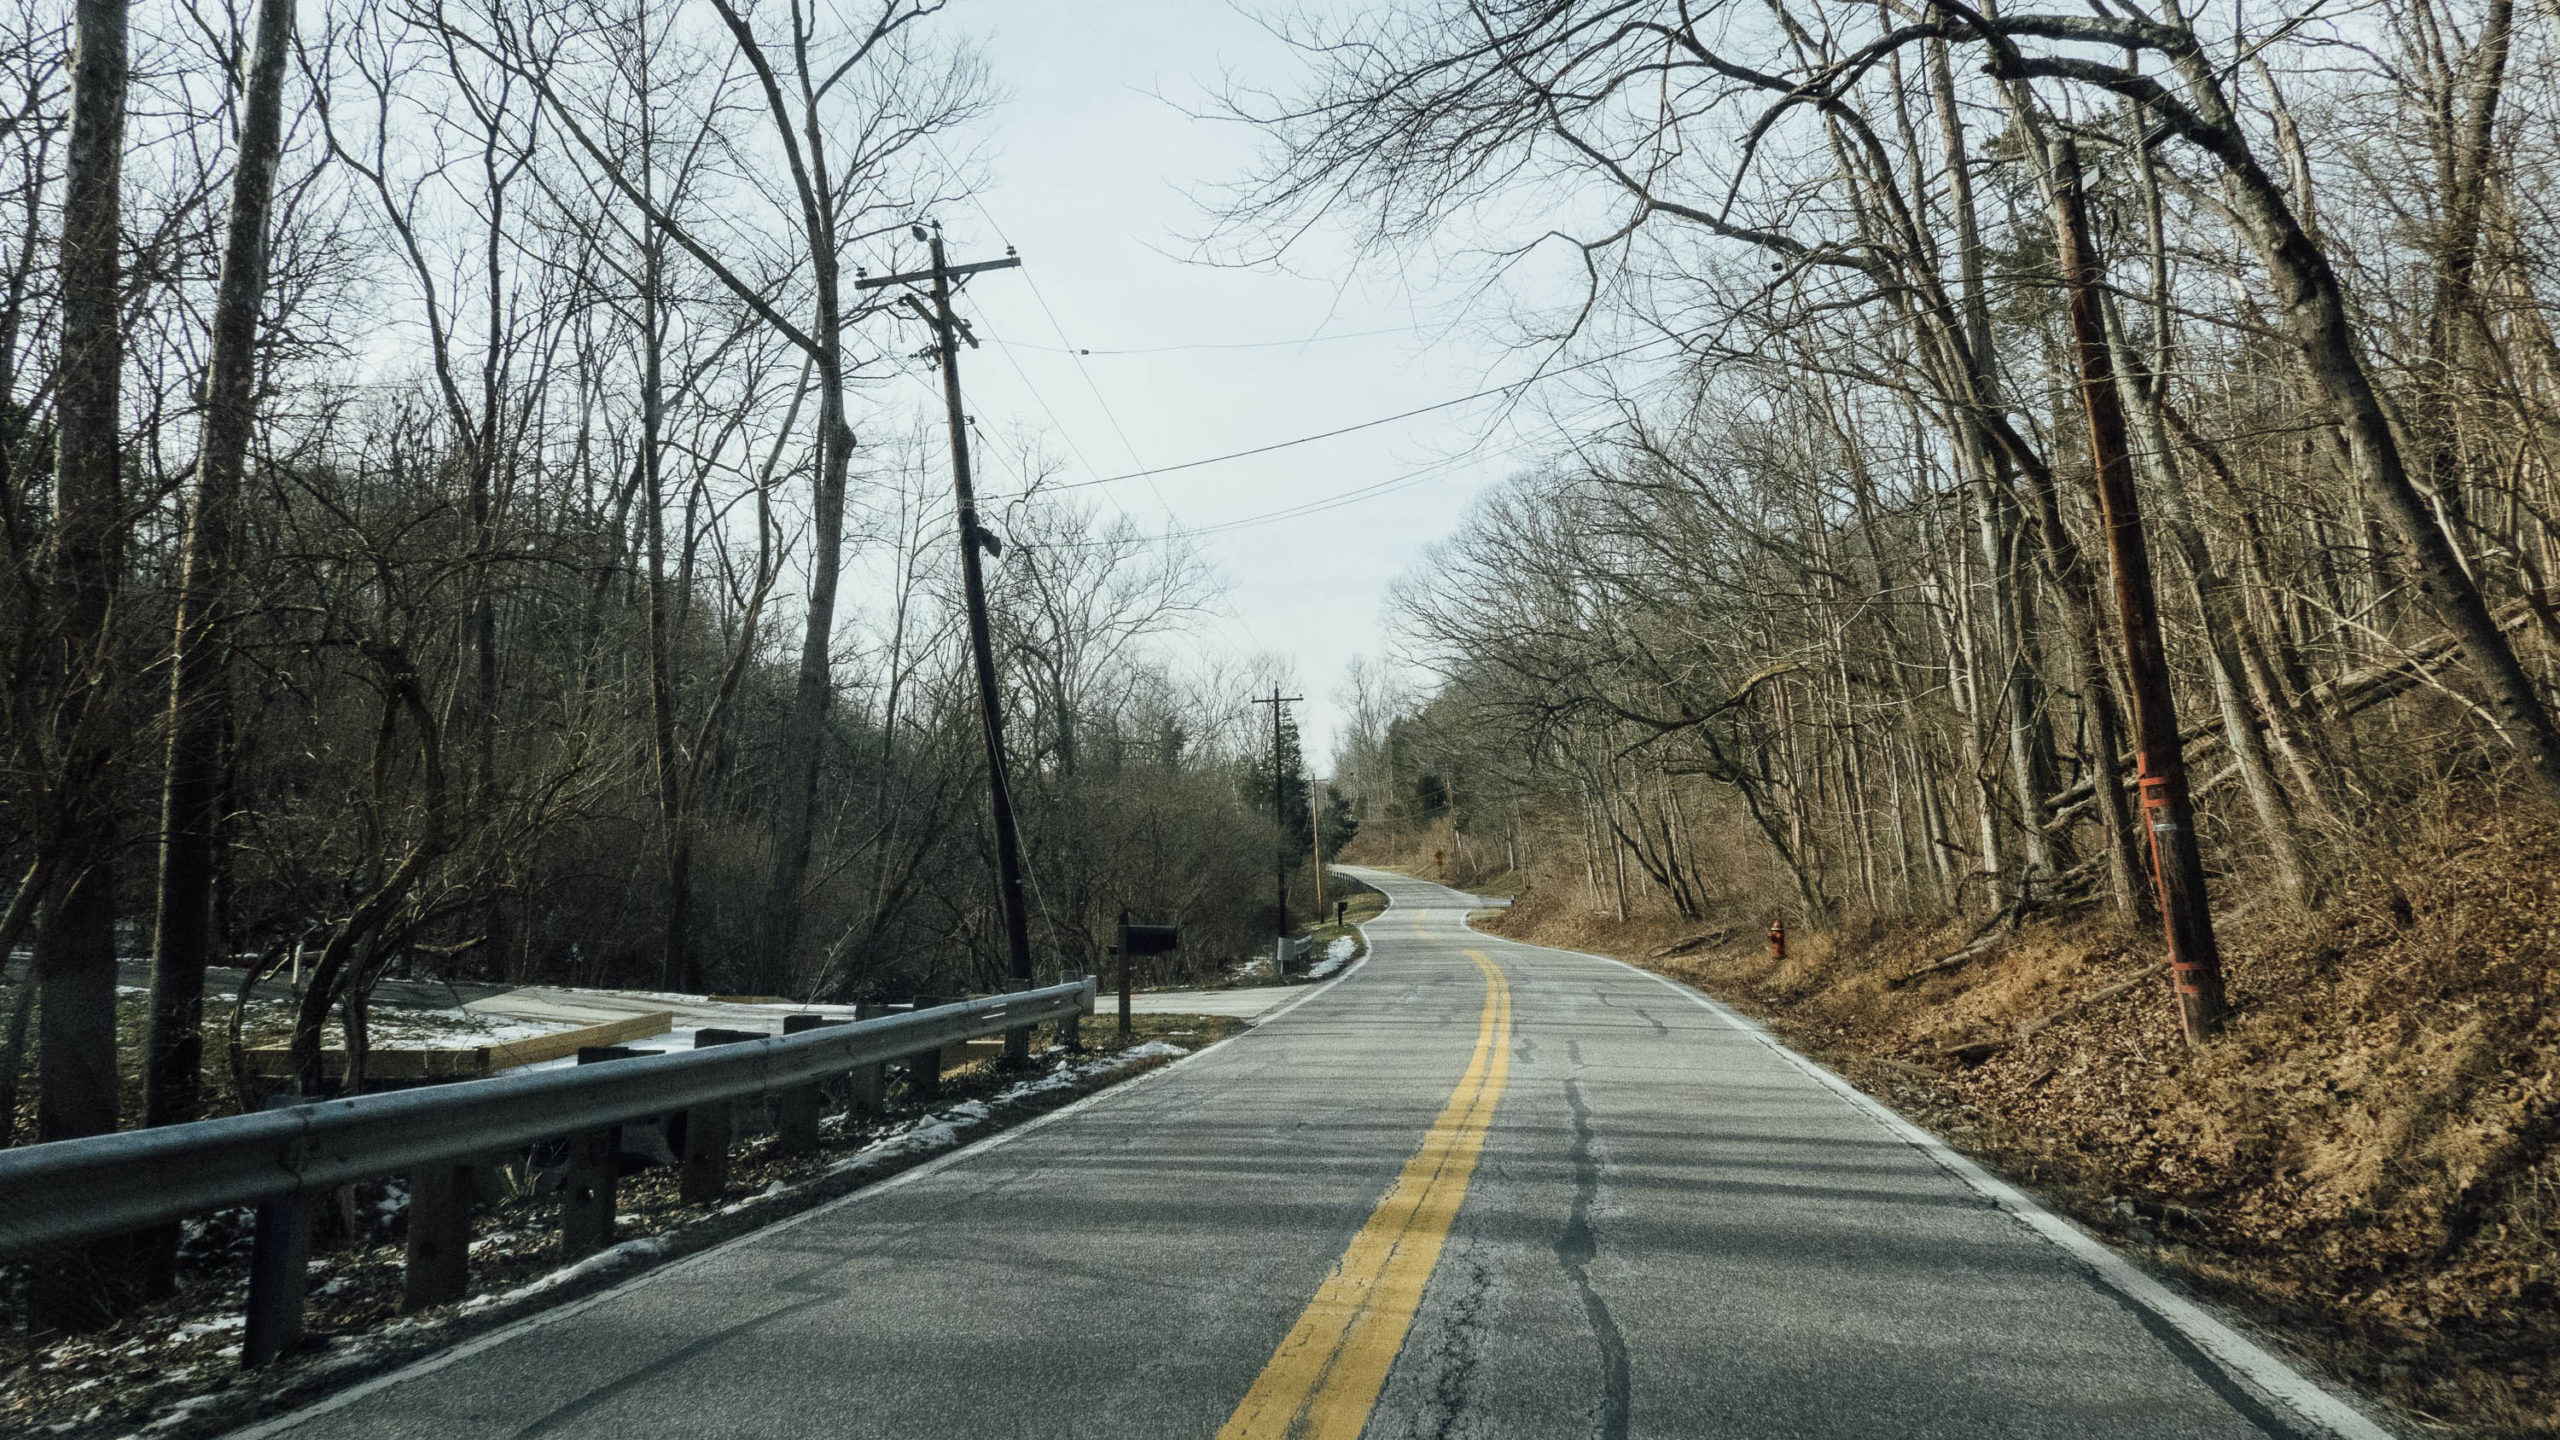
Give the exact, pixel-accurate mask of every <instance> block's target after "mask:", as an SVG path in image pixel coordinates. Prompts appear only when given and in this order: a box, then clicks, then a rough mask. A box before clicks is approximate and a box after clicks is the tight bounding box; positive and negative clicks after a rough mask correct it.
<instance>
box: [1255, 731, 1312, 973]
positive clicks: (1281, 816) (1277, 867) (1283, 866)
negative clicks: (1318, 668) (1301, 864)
mask: <svg viewBox="0 0 2560 1440" xmlns="http://www.w3.org/2000/svg"><path fill="white" fill-rule="evenodd" d="M1306 698H1307V697H1306V696H1304V695H1283V694H1281V693H1280V687H1279V686H1277V685H1274V686H1272V687H1271V693H1270V694H1269V695H1263V696H1256V697H1254V702H1253V703H1254V704H1256V705H1268V706H1270V707H1271V822H1272V823H1273V824H1274V825H1277V826H1278V827H1280V834H1279V837H1278V839H1276V840H1275V841H1273V843H1272V851H1271V876H1272V880H1273V882H1274V889H1275V891H1276V893H1277V894H1278V896H1279V899H1280V914H1279V918H1278V919H1277V920H1276V921H1274V922H1273V923H1275V924H1277V925H1278V926H1279V927H1280V929H1279V934H1280V938H1281V939H1283V940H1286V939H1287V938H1288V937H1289V801H1288V798H1287V797H1286V796H1285V795H1283V794H1282V793H1281V789H1282V787H1281V774H1280V722H1281V719H1282V716H1283V715H1284V714H1285V712H1284V711H1283V710H1282V709H1281V707H1282V706H1284V705H1291V704H1295V703H1296V702H1298V701H1300V700H1304V699H1306ZM1271 953H1272V954H1273V955H1274V956H1277V955H1279V954H1281V953H1282V952H1281V951H1280V949H1279V948H1278V946H1276V945H1275V946H1274V947H1273V948H1272V952H1271ZM1280 968H1281V965H1280V962H1279V961H1278V960H1276V959H1275V960H1274V961H1273V962H1272V969H1273V970H1274V971H1275V972H1276V971H1278V970H1279V969H1280Z"/></svg>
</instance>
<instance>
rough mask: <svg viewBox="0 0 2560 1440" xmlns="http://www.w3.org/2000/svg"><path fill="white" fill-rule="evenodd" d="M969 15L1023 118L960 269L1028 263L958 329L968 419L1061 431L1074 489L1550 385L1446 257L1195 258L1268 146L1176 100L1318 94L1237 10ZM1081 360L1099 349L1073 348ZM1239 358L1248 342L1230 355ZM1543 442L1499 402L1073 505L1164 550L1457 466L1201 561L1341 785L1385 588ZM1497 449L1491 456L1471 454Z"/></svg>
mask: <svg viewBox="0 0 2560 1440" xmlns="http://www.w3.org/2000/svg"><path fill="white" fill-rule="evenodd" d="M952 13H954V14H955V15H956V16H957V17H958V18H959V23H960V24H961V25H962V26H963V27H964V28H966V29H968V30H970V31H973V32H975V33H976V34H978V35H980V36H981V37H982V38H983V40H984V48H985V54H986V55H987V57H988V60H989V63H990V66H991V69H992V71H993V78H994V81H995V83H996V85H997V86H998V88H999V89H1000V90H1001V91H1003V92H1004V93H1005V94H1006V95H1007V96H1008V97H1009V98H1008V99H1007V101H1006V103H1005V104H1004V105H1003V107H1002V108H1001V109H1000V110H999V111H998V113H997V114H996V115H995V117H994V118H993V120H992V121H991V122H990V123H989V124H988V125H986V126H985V127H984V128H983V142H984V143H983V154H984V156H985V159H986V161H987V163H988V165H989V166H990V168H991V180H992V184H991V185H990V186H989V187H988V188H986V189H985V190H984V191H983V192H981V195H980V197H979V202H980V203H979V204H977V205H974V206H973V205H962V206H959V207H956V208H954V209H951V210H947V211H945V212H944V213H943V215H942V216H941V217H940V219H941V221H942V223H943V226H944V229H945V232H946V234H947V236H948V238H949V239H950V241H951V250H952V253H953V256H954V258H955V259H977V258H986V257H989V256H991V255H993V254H995V253H998V252H1000V251H1001V249H1002V247H1003V245H1004V244H1005V243H1007V242H1010V243H1011V244H1013V245H1015V246H1017V247H1019V249H1020V251H1021V254H1022V257H1023V260H1024V264H1025V269H1024V270H1022V271H1017V272H999V273H997V274H993V275H988V276H983V277H980V278H979V279H978V280H976V281H974V282H972V283H971V286H970V290H969V294H968V296H967V298H966V301H965V307H964V308H965V309H966V311H967V313H968V314H969V315H970V316H971V318H972V319H973V320H974V322H975V323H976V324H977V325H978V326H979V327H980V330H981V334H982V336H985V337H988V338H991V339H992V340H993V341H994V342H995V343H991V344H989V345H987V346H986V347H985V348H982V349H980V350H977V351H973V352H966V359H965V360H964V361H963V377H964V379H965V381H966V383H967V390H968V396H969V406H970V409H971V411H972V412H973V413H974V414H975V415H976V417H977V419H978V422H979V425H980V427H981V428H982V429H984V430H986V431H988V432H990V433H991V434H1000V433H1003V432H1006V431H1015V430H1021V431H1037V432H1043V433H1045V435H1046V436H1047V443H1048V446H1049V448H1050V449H1051V451H1052V452H1053V453H1054V454H1055V455H1056V457H1057V459H1058V460H1059V461H1060V462H1061V463H1062V465H1063V471H1062V473H1061V474H1060V475H1059V476H1058V478H1059V479H1062V480H1085V479H1091V478H1096V477H1097V476H1110V475H1119V474H1123V473H1126V472H1129V471H1134V470H1141V469H1149V468H1155V467H1164V466H1173V465H1180V464H1183V463H1185V462H1189V461H1194V460H1199V459H1202V458H1204V457H1210V456H1216V455H1222V454H1226V453H1228V452H1231V451H1236V450H1242V449H1248V448H1252V447H1255V446H1261V445H1268V444H1271V443H1272V442H1275V441H1283V440H1289V439H1293V438H1296V437H1300V436H1305V435H1309V434H1313V433H1316V432H1321V431H1326V430H1332V429H1335V428H1338V427H1340V426H1344V425H1348V424H1354V423H1358V422H1362V421H1368V420H1373V419H1377V418H1379V417H1382V416H1386V415H1390V414H1394V413H1397V412H1400V411H1405V410H1409V409H1413V408H1416V407H1420V406H1425V405H1431V404H1434V403H1435V402H1439V401H1444V400H1448V399H1451V398H1453V397H1458V396H1463V395H1467V394H1469V393H1471V392H1474V391H1477V390H1480V389H1483V388H1485V387H1486V386H1487V385H1488V384H1489V383H1493V384H1498V383H1501V382H1504V381H1508V380H1511V379H1514V378H1516V377H1519V376H1521V375H1524V374H1526V373H1528V371H1529V369H1530V368H1531V367H1532V365H1533V364H1534V360H1533V358H1532V357H1528V356H1523V355H1518V354H1513V353H1511V352H1509V351H1507V350H1505V349H1503V348H1501V347H1500V346H1499V345H1498V344H1497V343H1496V342H1495V341H1494V340H1493V339H1491V338H1490V336H1491V335H1492V334H1494V333H1498V331H1499V326H1500V321H1501V319H1502V317H1501V315H1500V314H1499V313H1496V312H1497V310H1498V307H1495V306H1492V305H1490V304H1483V305H1476V306H1474V307H1472V308H1470V306H1469V296H1470V294H1471V293H1472V292H1471V290H1470V289H1469V288H1468V286H1467V285H1466V284H1464V283H1463V282H1462V280H1461V279H1460V278H1458V277H1456V276H1453V275H1444V274H1442V273H1441V272H1440V270H1439V268H1438V267H1436V266H1433V265H1431V264H1429V263H1421V264H1413V263H1405V264H1402V265H1400V266H1398V267H1395V268H1390V267H1388V266H1385V265H1372V266H1368V267H1363V268H1360V269H1357V270H1355V269H1354V268H1353V267H1352V266H1350V265H1349V264H1347V263H1346V262H1345V261H1343V260H1342V259H1341V258H1339V257H1340V256H1341V255H1342V254H1343V251H1342V249H1341V247H1340V246H1338V245H1325V244H1321V243H1320V244H1319V247H1318V249H1317V250H1316V251H1314V252H1312V253H1311V255H1310V258H1309V260H1308V261H1307V262H1305V263H1304V265H1303V267H1302V270H1303V273H1297V274H1287V273H1281V272H1279V271H1277V270H1275V269H1271V268H1255V269H1236V268H1222V267H1218V266H1213V265H1207V264H1202V263H1199V262H1198V260H1197V259H1196V258H1195V255H1194V247H1193V245H1192V243H1191V237H1194V236H1197V235H1199V234H1200V233H1201V232H1202V231H1203V230H1204V228H1205V227H1206V226H1207V224H1208V220H1207V217H1206V215H1205V214H1204V212H1203V210H1202V209H1201V206H1200V204H1199V197H1201V196H1202V195H1203V194H1204V193H1205V192H1207V191H1208V190H1209V189H1210V188H1211V187H1214V186H1216V185H1218V184H1219V183H1221V182H1226V181H1232V180H1234V179H1236V178H1237V177H1239V176H1240V175H1242V174H1243V173H1245V171H1246V170H1247V168H1248V167H1249V166H1250V165H1251V163H1252V162H1253V159H1254V156H1255V153H1256V147H1257V145H1258V143H1259V140H1258V137H1257V136H1256V135H1255V133H1254V132H1253V131H1251V130H1250V129H1248V128H1246V127H1243V126H1239V125H1235V124H1233V123H1227V122H1219V121H1210V120H1194V119H1191V118H1189V117H1188V116H1187V115H1186V114H1185V105H1184V103H1183V102H1197V101H1199V100H1201V99H1202V97H1204V96H1205V95H1207V94H1208V93H1209V92H1210V91H1211V90H1213V89H1214V88H1215V87H1216V86H1217V84H1218V83H1219V78H1220V77H1221V76H1222V75H1229V76H1234V77H1237V78H1239V79H1241V80H1244V81H1246V82H1248V83H1260V84H1265V85H1270V86H1273V87H1275V88H1284V89H1285V88H1287V86H1288V84H1289V82H1290V80H1291V77H1292V76H1293V75H1295V74H1296V73H1297V71H1296V61H1295V59H1294V57H1293V56H1292V54H1291V52H1290V51H1289V50H1288V49H1287V47H1285V46H1283V45H1282V44H1281V43H1279V42H1278V41H1277V40H1275V39H1274V38H1273V37H1271V36H1270V35H1269V34H1267V33H1266V32H1265V31H1263V30H1262V29H1261V28H1260V27H1259V26H1258V25H1256V24H1255V23H1254V22H1253V21H1252V20H1251V19H1249V18H1247V16H1245V15H1244V14H1240V13H1238V12H1237V11H1236V10H1235V9H1232V8H1230V7H1229V6H1227V5H1225V4H1222V3H1220V0H1109V3H1079V4H1060V3H1056V0H962V3H960V4H958V5H955V6H954V9H953V12H952ZM1369 332H1386V333H1369ZM1320 336H1344V337H1356V338H1339V339H1316V338H1313V337H1320ZM1301 341H1305V342H1308V343H1303V344H1301V343H1296V342H1301ZM1067 346H1073V347H1079V348H1083V349H1089V350H1091V351H1093V352H1094V353H1093V354H1091V355H1090V356H1076V355H1072V354H1064V353H1059V352H1060V350H1061V349H1062V348H1064V347H1067ZM1240 346H1250V347H1255V348H1216V347H1240ZM1110 352H1134V353H1110ZM919 398H920V399H921V398H922V392H921V391H919ZM1524 423H1525V422H1523V421H1518V420H1506V419H1505V417H1504V416H1503V414H1502V413H1501V406H1500V405H1499V402H1496V401H1486V402H1480V403H1477V404H1473V405H1468V406H1462V407H1458V408H1455V409H1444V410H1439V411H1436V412H1434V413H1432V414H1430V415H1426V416H1420V417H1416V418H1414V419H1411V420H1406V421H1401V422H1398V423H1395V424H1389V425H1383V426H1378V427H1375V428H1370V429H1364V430H1360V431H1357V432H1355V433H1353V434H1350V435H1345V436H1342V437H1339V438H1336V439H1331V440H1325V441H1320V442H1316V443H1313V444H1307V445H1300V446H1295V447H1292V448H1287V449H1282V450H1278V451H1275V452H1272V453H1269V454H1265V455H1259V456H1255V457H1252V458H1248V459H1241V460H1235V461H1229V462H1223V463H1218V464H1210V465H1202V466H1198V467H1196V468H1190V469H1184V470H1181V471H1178V472H1176V473H1172V474H1166V475H1160V476H1154V477H1149V478H1143V479H1132V480H1126V481H1122V482H1119V483H1114V484H1108V485H1100V486H1095V487H1093V488H1090V489H1087V490H1083V491H1081V492H1079V493H1080V494H1081V495H1083V496H1085V497H1089V498H1096V499H1098V501H1099V503H1100V504H1102V505H1103V506H1105V507H1117V508H1119V509H1122V510H1125V511H1127V512H1128V513H1130V514H1131V515H1134V516H1136V517H1137V518H1138V519H1139V520H1141V521H1142V522H1143V523H1145V524H1146V526H1147V527H1148V528H1149V529H1150V530H1161V529H1163V528H1165V527H1167V526H1168V525H1170V526H1173V527H1176V528H1180V529H1185V530H1188V529H1195V528H1198V527H1203V526H1218V525H1223V524H1229V523H1231V522H1237V521H1243V520H1248V519H1250V518H1252V517H1256V516H1261V515H1265V514H1268V513H1269V512H1272V511H1276V510H1282V509H1285V508H1287V507H1289V506H1292V505H1297V504H1301V503H1304V502H1308V501H1313V500H1320V499H1323V498H1325V497H1328V496H1333V495H1337V494H1340V493H1341V492H1345V491H1350V490H1354V489H1357V488H1359V487H1361V486H1365V485H1371V484H1375V483H1377V482H1382V481H1390V480H1394V479H1397V478H1398V477H1401V476H1407V475H1411V474H1413V473H1414V472H1416V471H1420V470H1425V469H1426V467H1436V468H1430V469H1429V470H1428V473H1427V474H1425V475H1424V476H1423V477H1422V478H1419V479H1418V480H1416V481H1415V482H1414V483H1412V484H1410V485H1406V486H1402V487H1400V488H1396V489H1393V490H1391V491H1388V492H1386V493H1383V494H1380V495H1378V496H1376V497H1374V498H1369V499H1365V500H1362V501H1360V502H1358V503H1354V504H1349V505H1346V506H1343V507H1341V508H1336V509H1330V510H1327V511H1324V512H1322V513H1317V514H1312V515H1308V516H1304V517H1300V518H1290V519H1278V520H1271V521H1268V522H1265V523H1258V524H1251V525H1246V526H1242V527H1240V528H1235V529H1230V530H1225V531H1220V532H1216V533H1212V534H1209V535H1206V536H1203V537H1201V538H1199V539H1198V540H1197V541H1196V542H1194V543H1196V544H1197V545H1198V547H1199V549H1200V551H1201V553H1202V554H1203V555H1204V556H1205V558H1206V559H1207V560H1208V561H1209V562H1210V563H1211V564H1212V565H1213V566H1215V567H1216V569H1217V570H1218V572H1219V573H1220V575H1221V576H1222V577H1223V580H1224V582H1225V586H1226V599H1227V610H1228V614H1227V616H1226V617H1224V618H1222V619H1220V620H1218V621H1216V622H1213V627H1214V628H1213V629H1212V630H1211V631H1210V632H1208V633H1207V634H1206V635H1205V636H1204V637H1203V642H1202V643H1205V644H1207V645H1211V646H1216V647H1223V648H1225V649H1228V650H1230V651H1232V652H1236V653H1239V654H1242V653H1250V652H1253V651H1257V650H1259V651H1271V652H1277V653H1279V654H1282V655H1285V656H1288V657H1291V658H1292V659H1293V660H1294V661H1295V664H1296V667H1297V673H1298V676H1299V680H1300V685H1301V689H1302V690H1303V692H1304V693H1305V695H1306V696H1307V701H1308V703H1307V705H1306V706H1304V707H1303V708H1302V710H1301V714H1300V719H1301V724H1302V725H1304V726H1305V727H1306V732H1307V735H1308V739H1309V741H1310V744H1309V751H1310V756H1311V758H1312V759H1313V761H1314V763H1315V764H1316V765H1317V766H1318V767H1319V768H1322V767H1323V766H1324V765H1325V764H1326V762H1327V760H1328V758H1329V756H1330V753H1331V743H1332V732H1333V719H1334V713H1335V707H1334V705H1333V697H1334V694H1335V692H1336V690H1337V689H1338V688H1339V686H1340V684H1341V681H1342V672H1343V667H1344V664H1345V662H1346V661H1347V660H1348V659H1349V658H1350V656H1351V655H1353V654H1355V653H1360V652H1367V653H1369V654H1372V655H1379V656H1382V655H1383V652H1384V651H1385V650H1386V649H1387V647H1388V643H1389V640H1388V636H1387V634H1386V632H1385V628H1384V620H1383V617H1382V614H1381V602H1382V600H1383V598H1384V595H1385V591H1386V587H1387V585H1388V583H1389V582H1390V581H1391V580H1392V579H1393V578H1394V577H1395V576H1396V575H1397V574H1398V573H1399V572H1402V571H1404V570H1406V569H1408V568H1409V567H1411V566H1413V565H1414V564H1415V563H1416V561H1417V560H1418V559H1419V558H1420V557H1421V555H1422V554H1423V552H1424V550H1425V549H1426V548H1427V547H1428V546H1429V544H1430V543H1431V542H1432V541H1434V540H1436V539H1438V538H1440V537H1442V536H1443V535H1445V534H1447V533H1448V531H1449V530H1450V528H1451V527H1452V526H1453V524H1454V523H1455V522H1456V520H1457V519H1458V517H1459V516H1460V515H1461V514H1463V512H1464V509H1465V506H1466V505H1467V503H1468V501H1469V499H1470V498H1471V497H1473V496H1474V495H1476V494H1478V493H1479V492H1481V491H1482V490H1483V488H1484V487H1485V486H1486V485H1488V484H1489V483H1491V482H1492V481H1493V480H1495V479H1497V478H1499V477H1500V476H1501V475H1502V474H1504V473H1506V472H1507V470H1509V469H1512V468H1516V467H1517V465H1518V464H1519V463H1520V462H1519V451H1520V449H1521V447H1522V445H1523V441H1524V433H1523V430H1522V428H1521V427H1522V425H1523V424H1524ZM1488 434H1490V436H1491V441H1490V443H1489V444H1487V445H1485V446H1484V447H1483V449H1482V450H1481V451H1480V452H1478V453H1476V454H1474V455H1471V456H1469V455H1462V454H1461V452H1463V451H1466V450H1467V448H1468V447H1469V446H1470V445H1471V444H1472V443H1473V442H1475V441H1476V440H1478V439H1479V438H1482V437H1485V436H1487V435H1488ZM999 448H1001V447H999ZM1506 451H1508V452H1510V453H1504V452H1506ZM1453 456H1459V457H1460V458H1457V459H1456V460H1455V461H1454V463H1452V462H1451V457H1453ZM988 459H989V460H991V461H997V462H998V463H999V466H1000V465H1001V461H1000V457H997V456H989V457H988ZM980 484H981V487H982V489H983V490H984V491H986V492H989V493H990V494H991V495H992V494H1001V493H1003V492H1005V491H1008V490H1012V489H1017V488H1019V480H1018V478H1017V477H1014V476H1011V475H1008V474H1006V473H1004V471H1003V470H1002V469H1001V468H998V469H997V470H996V471H995V473H990V474H987V475H985V476H983V477H982V479H981V481H980ZM989 508H990V510H991V512H1000V507H996V506H990V507H989Z"/></svg>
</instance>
